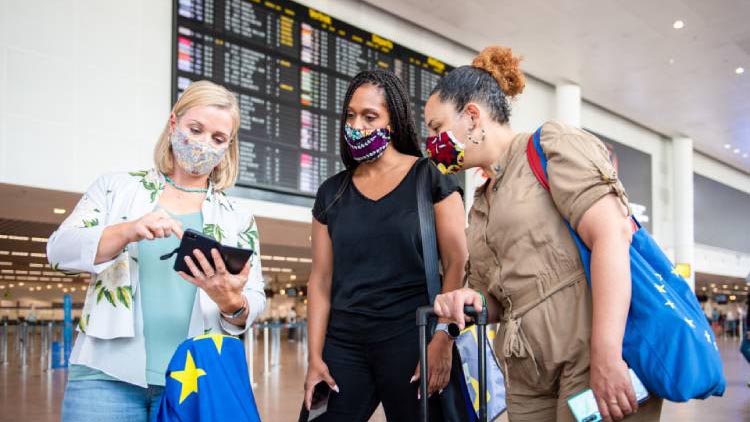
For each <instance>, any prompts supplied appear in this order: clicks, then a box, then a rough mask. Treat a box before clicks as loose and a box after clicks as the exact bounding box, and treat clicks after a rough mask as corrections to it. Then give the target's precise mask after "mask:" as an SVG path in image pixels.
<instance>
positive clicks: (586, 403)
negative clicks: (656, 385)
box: [568, 369, 649, 422]
mask: <svg viewBox="0 0 750 422" xmlns="http://www.w3.org/2000/svg"><path fill="white" fill-rule="evenodd" d="M629 372H630V381H631V382H632V383H633V390H634V391H635V399H636V401H638V404H641V403H643V402H645V401H646V400H648V397H649V395H648V391H646V387H644V386H643V383H642V382H641V380H640V379H639V378H638V376H637V375H635V372H633V370H632V369H630V370H629ZM568 407H570V411H571V412H573V417H575V418H576V421H577V422H599V421H601V420H602V415H601V414H600V413H599V407H598V406H597V405H596V399H595V398H594V392H593V391H591V389H590V388H587V389H586V390H584V391H582V392H580V393H578V394H575V395H573V396H571V397H570V398H569V399H568Z"/></svg>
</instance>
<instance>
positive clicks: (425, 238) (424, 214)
mask: <svg viewBox="0 0 750 422" xmlns="http://www.w3.org/2000/svg"><path fill="white" fill-rule="evenodd" d="M421 160H422V162H421V163H419V164H418V166H419V167H418V168H417V211H418V212H419V232H420V235H421V237H422V257H423V260H424V272H425V278H426V280H427V296H428V297H429V299H430V304H432V303H434V302H435V297H437V295H438V294H440V289H441V288H442V286H441V282H440V272H439V263H438V260H439V255H438V248H437V237H436V234H435V208H433V204H432V194H431V193H430V192H431V191H432V180H431V178H430V168H429V167H428V166H431V165H432V163H430V161H429V160H428V159H427V158H422V159H421Z"/></svg>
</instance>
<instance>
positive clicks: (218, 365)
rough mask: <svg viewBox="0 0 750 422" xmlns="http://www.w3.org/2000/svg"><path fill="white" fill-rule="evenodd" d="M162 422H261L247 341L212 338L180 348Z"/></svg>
mask: <svg viewBox="0 0 750 422" xmlns="http://www.w3.org/2000/svg"><path fill="white" fill-rule="evenodd" d="M157 420H158V421H160V422H176V421H181V422H190V421H201V422H206V421H212V422H221V421H238V420H241V421H252V422H255V421H260V415H259V414H258V408H257V406H256V404H255V397H254V396H253V391H252V388H251V387H250V378H249V376H248V370H247V362H246V360H245V350H244V349H243V347H242V342H241V341H240V340H239V339H238V338H236V337H232V336H225V335H221V334H206V335H202V336H198V337H194V338H192V339H188V340H185V341H184V342H183V343H182V344H180V346H179V347H178V348H177V351H175V353H174V355H173V356H172V360H171V361H170V362H169V366H168V368H167V373H166V386H165V388H164V395H163V396H162V400H161V405H160V407H159V413H158V416H157Z"/></svg>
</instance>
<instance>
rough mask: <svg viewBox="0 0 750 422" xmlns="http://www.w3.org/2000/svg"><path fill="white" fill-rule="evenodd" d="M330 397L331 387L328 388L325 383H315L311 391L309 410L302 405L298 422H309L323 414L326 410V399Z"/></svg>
mask: <svg viewBox="0 0 750 422" xmlns="http://www.w3.org/2000/svg"><path fill="white" fill-rule="evenodd" d="M330 396H331V387H329V386H328V383H326V382H325V381H321V382H319V383H317V384H316V385H315V388H314V389H313V395H312V402H311V405H310V410H307V406H305V403H302V411H301V412H300V415H299V422H309V421H312V420H315V419H316V418H317V417H318V416H320V415H322V414H324V413H325V412H326V411H327V410H328V398H329V397H330Z"/></svg>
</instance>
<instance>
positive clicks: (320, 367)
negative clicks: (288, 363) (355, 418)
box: [305, 359, 339, 410]
mask: <svg viewBox="0 0 750 422" xmlns="http://www.w3.org/2000/svg"><path fill="white" fill-rule="evenodd" d="M321 381H323V382H325V383H326V384H328V387H330V388H331V390H333V391H335V392H337V393H338V392H339V387H338V386H337V385H336V381H334V380H333V377H332V376H331V373H330V372H328V365H326V363H325V362H323V359H314V360H312V361H310V365H309V366H308V367H307V376H306V377H305V407H306V408H307V410H310V407H311V406H312V397H313V391H315V386H316V385H318V383H320V382H321Z"/></svg>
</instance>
